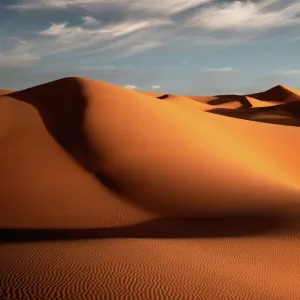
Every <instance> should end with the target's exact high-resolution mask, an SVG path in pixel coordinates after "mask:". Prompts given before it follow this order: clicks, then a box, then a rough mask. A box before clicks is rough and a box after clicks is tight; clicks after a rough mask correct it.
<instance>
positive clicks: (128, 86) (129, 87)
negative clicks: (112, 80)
mask: <svg viewBox="0 0 300 300" xmlns="http://www.w3.org/2000/svg"><path fill="white" fill-rule="evenodd" d="M124 87H125V88H126V89H129V90H137V89H138V87H137V86H135V85H131V84H127V85H125V86H124Z"/></svg>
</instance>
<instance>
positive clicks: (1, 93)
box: [0, 90, 13, 96]
mask: <svg viewBox="0 0 300 300" xmlns="http://www.w3.org/2000/svg"><path fill="white" fill-rule="evenodd" d="M12 92H13V91H11V90H0V96H3V95H6V94H10V93H12Z"/></svg>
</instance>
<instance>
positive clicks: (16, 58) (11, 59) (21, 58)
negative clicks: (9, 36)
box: [0, 40, 40, 68]
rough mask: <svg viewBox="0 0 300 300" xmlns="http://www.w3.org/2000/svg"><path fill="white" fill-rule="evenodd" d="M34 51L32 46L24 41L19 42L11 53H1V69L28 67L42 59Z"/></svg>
mask: <svg viewBox="0 0 300 300" xmlns="http://www.w3.org/2000/svg"><path fill="white" fill-rule="evenodd" d="M32 49H33V45H32V44H30V43H27V42H26V41H23V40H19V41H17V43H16V44H15V45H14V46H13V47H12V48H11V49H9V51H5V52H0V67H12V68H16V67H26V66H28V65H29V64H30V63H32V62H34V61H37V60H39V59H40V57H39V56H38V55H35V54H33V53H32Z"/></svg>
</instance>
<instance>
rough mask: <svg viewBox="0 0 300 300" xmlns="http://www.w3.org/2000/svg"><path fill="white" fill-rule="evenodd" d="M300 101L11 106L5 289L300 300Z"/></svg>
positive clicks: (147, 96)
mask: <svg viewBox="0 0 300 300" xmlns="http://www.w3.org/2000/svg"><path fill="white" fill-rule="evenodd" d="M3 94H5V93H3ZM299 97H300V96H299V94H298V93H297V90H295V89H292V88H289V87H283V86H277V87H275V88H273V89H271V90H268V91H265V92H262V93H257V94H252V95H241V96H240V95H219V96H211V97H210V96H209V97H208V96H183V95H171V94H159V93H146V92H140V91H132V90H128V89H125V88H122V87H119V86H115V85H112V84H108V83H105V82H100V81H96V80H92V79H84V78H63V79H60V80H57V81H54V82H49V83H46V84H44V85H40V86H35V87H32V88H30V89H27V90H23V91H18V92H13V93H10V94H8V95H4V96H2V97H0V170H1V171H0V185H1V186H0V188H1V189H0V192H1V195H0V199H1V210H0V214H1V218H0V227H1V236H2V244H1V248H0V270H1V272H0V283H1V284H0V286H1V288H0V295H1V296H3V297H4V299H27V298H28V299H35V298H34V297H36V298H37V299H43V298H45V299H56V298H59V299H64V298H68V299H124V297H125V298H126V297H127V298H128V297H132V299H162V298H166V299H298V298H299V296H298V295H299V294H300V275H299V269H300V254H299V251H298V249H299V246H300V234H299V233H300V172H299V170H300V159H299V150H300V134H299V130H300V129H299V126H300V106H299V105H300V101H299V100H300V99H299ZM3 297H2V298H3ZM26 297H27V298H26ZM39 297H40V298H39ZM134 297H135V298H134Z"/></svg>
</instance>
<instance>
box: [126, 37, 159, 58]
mask: <svg viewBox="0 0 300 300" xmlns="http://www.w3.org/2000/svg"><path fill="white" fill-rule="evenodd" d="M162 45H163V43H162V42H160V41H148V42H146V43H140V44H136V45H133V46H131V47H130V48H129V49H128V50H127V51H126V52H125V53H124V54H123V56H122V57H128V56H132V55H136V54H138V53H141V52H145V51H148V50H151V49H153V48H157V47H159V46H162Z"/></svg>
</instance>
